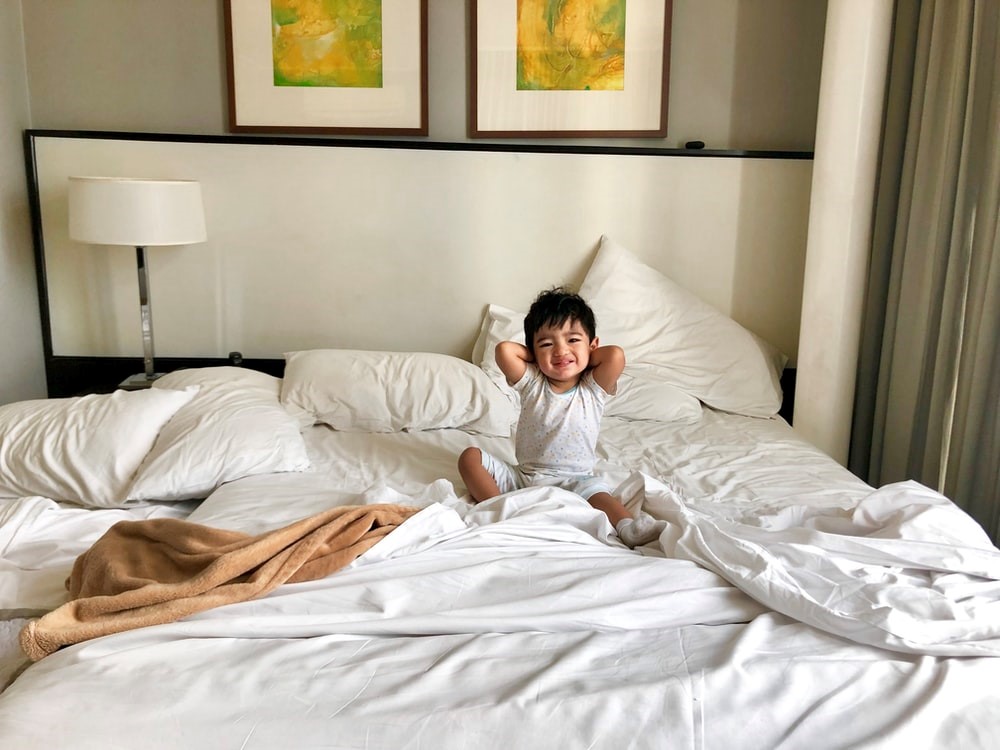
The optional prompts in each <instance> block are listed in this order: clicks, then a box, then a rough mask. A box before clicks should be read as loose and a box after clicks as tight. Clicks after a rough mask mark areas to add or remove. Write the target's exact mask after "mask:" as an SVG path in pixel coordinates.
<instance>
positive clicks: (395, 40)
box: [224, 0, 428, 135]
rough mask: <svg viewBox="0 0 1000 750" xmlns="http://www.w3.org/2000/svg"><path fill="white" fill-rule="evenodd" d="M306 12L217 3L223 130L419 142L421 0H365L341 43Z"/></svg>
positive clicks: (424, 125)
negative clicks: (360, 17)
mask: <svg viewBox="0 0 1000 750" xmlns="http://www.w3.org/2000/svg"><path fill="white" fill-rule="evenodd" d="M314 8H315V11H314V13H313V15H312V16H310V17H302V15H303V14H302V13H301V12H300V11H297V10H296V9H294V8H292V7H291V6H289V8H287V9H286V8H282V5H281V2H280V0H276V1H275V2H274V3H272V1H271V0H224V23H225V36H226V66H227V74H228V87H229V92H228V93H229V129H230V130H231V131H232V132H248V133H298V134H317V135H324V134H331V135H427V132H428V116H427V0H373V3H372V13H371V14H369V15H368V16H367V17H366V19H367V24H366V25H365V26H364V27H362V28H361V29H360V30H359V29H358V26H357V18H356V17H355V18H353V19H352V27H351V35H350V37H348V36H347V35H346V34H344V33H343V32H342V29H343V22H342V21H341V19H338V18H332V17H330V15H329V13H330V12H329V11H327V10H326V9H325V8H324V6H323V4H322V3H321V2H317V3H316V4H315V6H314Z"/></svg>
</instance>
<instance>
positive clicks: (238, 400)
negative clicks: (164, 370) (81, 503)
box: [128, 367, 309, 500]
mask: <svg viewBox="0 0 1000 750" xmlns="http://www.w3.org/2000/svg"><path fill="white" fill-rule="evenodd" d="M190 386H198V388H199V391H198V395H197V396H196V397H195V398H194V399H193V400H192V401H191V402H190V403H188V404H187V405H185V406H184V407H183V408H181V409H180V410H179V411H178V412H177V414H175V415H174V417H173V419H171V420H170V421H169V422H168V423H167V424H166V425H165V426H164V427H163V429H162V430H161V432H160V436H159V437H158V438H157V439H156V443H155V444H154V445H153V448H152V450H150V452H149V454H148V455H147V456H146V458H145V460H144V461H143V462H142V466H141V467H140V468H139V471H138V472H137V474H136V477H135V481H134V482H133V483H132V486H131V488H130V489H129V492H128V497H129V499H130V500H188V499H191V498H203V497H207V496H208V495H209V494H211V493H212V491H213V490H215V489H216V488H217V487H219V486H220V485H221V484H223V483H225V482H231V481H233V480H234V479H240V478H242V477H248V476H253V475H255V474H268V473H275V472H286V471H305V470H306V469H308V468H309V456H308V455H307V453H306V446H305V441H304V440H303V439H302V434H301V433H300V432H299V426H298V423H297V422H296V421H295V419H293V418H292V417H291V416H290V415H289V414H288V412H287V411H285V409H284V408H283V407H282V406H281V403H280V402H279V400H278V397H279V395H280V392H281V379H280V378H276V377H273V376H271V375H267V374H266V373H263V372H257V371H255V370H248V369H245V368H242V367H203V368H195V369H189V370H178V371H176V372H171V373H168V374H166V375H164V376H163V377H161V378H160V379H159V380H157V381H156V382H155V383H154V386H153V387H154V388H157V389H160V388H167V389H179V388H185V387H190Z"/></svg>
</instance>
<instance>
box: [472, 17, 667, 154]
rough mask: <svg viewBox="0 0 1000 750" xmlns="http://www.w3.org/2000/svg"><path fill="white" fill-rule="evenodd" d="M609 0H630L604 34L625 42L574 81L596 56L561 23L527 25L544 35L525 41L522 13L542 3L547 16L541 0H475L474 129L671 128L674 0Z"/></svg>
mask: <svg viewBox="0 0 1000 750" xmlns="http://www.w3.org/2000/svg"><path fill="white" fill-rule="evenodd" d="M591 1H592V2H594V3H600V2H602V0H591ZM603 2H606V3H621V6H620V7H621V9H622V13H620V14H619V16H618V17H619V18H620V19H621V20H620V22H619V25H617V26H616V28H615V29H614V31H613V32H612V33H607V34H603V35H602V37H603V38H609V39H612V40H615V41H616V42H617V44H615V45H614V47H613V48H614V51H615V54H614V55H613V56H612V55H610V54H609V53H607V50H608V49H610V48H611V47H612V46H611V45H607V46H606V51H605V54H604V55H603V56H602V57H601V61H602V62H601V63H600V64H599V63H598V62H596V61H594V62H592V63H591V65H592V66H593V67H591V68H590V69H589V70H585V71H583V72H582V73H581V74H580V76H579V77H577V78H576V79H575V80H573V81H569V82H567V77H568V75H569V74H568V73H567V71H575V70H577V69H580V68H581V67H582V66H580V65H579V61H581V60H583V61H586V60H587V58H586V57H585V56H583V55H580V54H578V53H577V52H576V51H575V50H573V49H570V41H571V40H569V39H568V36H564V37H563V38H562V39H560V38H558V34H559V28H558V24H556V25H555V27H553V26H551V25H549V26H548V32H544V31H541V32H540V31H539V27H538V24H536V25H535V26H530V27H529V26H528V25H527V24H525V26H524V29H525V31H524V33H525V34H526V36H527V35H530V34H535V39H536V44H534V45H532V44H530V43H524V44H521V43H519V41H518V35H519V33H521V32H519V28H518V27H519V18H518V13H519V12H521V13H528V12H531V11H532V10H533V8H532V7H530V6H532V5H537V6H538V7H537V13H536V14H535V15H536V16H537V17H538V18H539V19H541V17H542V15H543V6H544V3H543V2H542V0H469V19H470V32H469V50H470V61H469V116H468V125H469V137H471V138H581V137H582V138H612V137H633V138H634V137H640V138H662V137H664V136H666V134H667V104H668V92H669V78H670V76H669V72H670V25H671V16H672V11H673V3H672V0H628V12H627V13H625V12H624V8H625V0H603ZM553 28H555V29H556V30H555V31H554V30H553ZM622 29H624V32H623V33H622ZM539 34H541V36H539ZM596 36H597V35H595V34H589V35H588V38H595V37H596ZM575 38H576V37H574V39H575ZM557 42H558V44H557ZM522 49H534V50H535V51H536V54H535V55H534V56H532V55H530V54H522V53H521V50H522ZM553 71H556V72H553ZM592 83H593V84H594V85H593V86H592V85H591V84H592ZM597 89H601V90H597Z"/></svg>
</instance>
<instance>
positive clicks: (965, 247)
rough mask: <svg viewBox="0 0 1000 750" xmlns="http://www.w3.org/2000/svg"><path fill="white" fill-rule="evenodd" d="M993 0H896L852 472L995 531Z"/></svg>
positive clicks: (999, 147) (999, 284)
mask: <svg viewBox="0 0 1000 750" xmlns="http://www.w3.org/2000/svg"><path fill="white" fill-rule="evenodd" d="M998 27H1000V1H998V0H988V1H987V2H981V1H980V2H976V1H975V0H924V1H923V2H918V0H899V1H898V2H897V6H896V15H895V23H894V39H893V53H892V58H891V61H890V73H889V86H888V90H887V103H886V118H885V124H884V136H883V145H882V156H881V168H880V173H879V185H878V191H877V199H876V210H875V226H874V231H873V244H872V259H871V265H870V270H869V281H868V294H867V303H866V310H865V320H864V324H863V325H864V328H863V334H862V344H861V347H862V348H861V352H860V359H859V375H858V384H857V386H858V387H857V396H856V402H855V414H854V425H853V430H852V441H851V458H850V463H849V465H850V468H851V469H852V470H853V471H854V472H855V473H857V474H858V475H859V476H861V477H863V478H865V479H867V480H868V481H869V482H871V483H872V484H875V485H881V484H885V483H887V482H892V481H898V480H901V479H916V480H918V481H920V482H923V483H924V484H927V485H928V486H932V487H935V488H936V489H939V490H941V491H943V492H944V493H945V494H946V495H948V496H949V497H951V498H952V499H953V500H955V501H956V502H957V503H958V504H959V505H960V506H962V507H964V508H965V509H966V510H968V511H969V512H970V513H971V514H972V515H973V516H974V517H975V518H976V519H977V520H978V521H979V522H980V523H982V524H983V526H984V527H985V528H986V530H987V531H988V532H989V533H990V535H991V536H992V537H993V539H994V541H996V540H997V538H998V535H1000V491H998V480H1000V473H998V465H1000V452H998V451H1000V439H998V433H1000V425H998V421H997V420H998V417H997V412H998V411H1000V359H998V357H1000V352H998V348H997V343H996V342H997V339H998V338H1000V236H998V227H997V214H998V212H1000V204H998V196H1000V46H998V40H997V35H998Z"/></svg>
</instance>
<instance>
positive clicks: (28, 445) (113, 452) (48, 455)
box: [0, 389, 197, 508]
mask: <svg viewBox="0 0 1000 750" xmlns="http://www.w3.org/2000/svg"><path fill="white" fill-rule="evenodd" d="M196 392H197V390H196V389H191V390H184V391H177V390H167V389H160V390H153V389H150V390H144V391H115V392H114V393H109V394H103V395H91V396H80V397H77V398H59V399H39V400H35V401H21V402H18V403H13V404H7V405H6V406H0V496H3V497H24V496H29V495H41V496H42V497H47V498H51V499H52V500H64V501H67V502H72V503H79V504H81V505H90V506H94V507H101V508H114V507H118V506H121V505H124V504H125V503H126V502H127V491H128V487H129V484H130V483H131V482H132V477H133V475H134V474H135V472H136V469H138V468H139V465H140V464H141V463H142V460H143V458H145V456H146V454H147V453H149V451H150V449H151V448H152V447H153V442H154V441H155V440H156V436H157V434H158V433H159V432H160V430H161V429H162V428H163V426H164V425H165V424H166V423H167V421H168V420H169V419H170V418H171V417H172V416H173V415H174V414H175V413H176V412H177V411H178V410H179V409H181V408H182V407H183V406H184V405H185V404H187V403H188V402H190V401H191V400H192V399H193V398H194V397H195V394H196Z"/></svg>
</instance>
